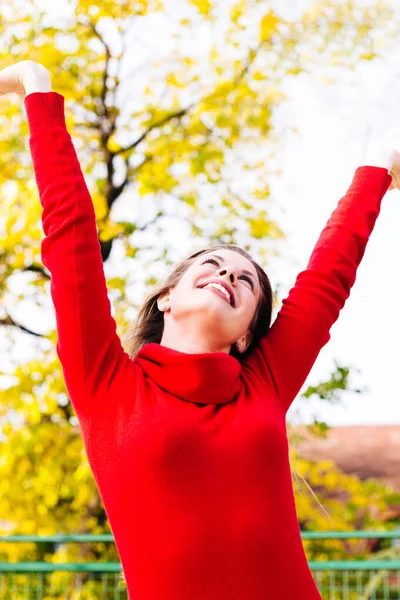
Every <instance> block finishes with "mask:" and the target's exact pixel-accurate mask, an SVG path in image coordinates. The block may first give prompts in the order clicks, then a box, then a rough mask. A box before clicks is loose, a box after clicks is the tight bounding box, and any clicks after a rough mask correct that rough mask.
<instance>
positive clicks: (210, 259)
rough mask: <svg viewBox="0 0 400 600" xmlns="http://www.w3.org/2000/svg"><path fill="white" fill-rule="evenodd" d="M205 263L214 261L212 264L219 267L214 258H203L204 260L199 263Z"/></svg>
mask: <svg viewBox="0 0 400 600" xmlns="http://www.w3.org/2000/svg"><path fill="white" fill-rule="evenodd" d="M205 263H214V265H217V267H219V264H218V263H217V261H216V260H214V259H213V258H207V260H205V261H204V262H202V263H201V264H202V265H204V264H205Z"/></svg>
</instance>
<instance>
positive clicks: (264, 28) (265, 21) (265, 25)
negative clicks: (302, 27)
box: [260, 10, 280, 42]
mask: <svg viewBox="0 0 400 600" xmlns="http://www.w3.org/2000/svg"><path fill="white" fill-rule="evenodd" d="M278 23H280V20H279V19H278V18H277V17H276V16H275V15H274V13H273V11H272V10H270V11H269V12H268V13H267V14H266V15H264V16H263V18H262V19H261V24H260V39H261V41H262V42H266V41H268V40H269V38H270V37H271V35H272V34H273V33H274V32H275V31H278Z"/></svg>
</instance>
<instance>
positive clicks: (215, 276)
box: [158, 249, 261, 352]
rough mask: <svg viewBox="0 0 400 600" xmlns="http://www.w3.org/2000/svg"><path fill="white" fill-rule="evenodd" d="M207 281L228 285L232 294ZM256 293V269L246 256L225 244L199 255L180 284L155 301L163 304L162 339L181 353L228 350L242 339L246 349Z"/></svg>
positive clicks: (256, 302)
mask: <svg viewBox="0 0 400 600" xmlns="http://www.w3.org/2000/svg"><path fill="white" fill-rule="evenodd" d="M210 282H217V283H219V284H220V285H224V284H225V285H227V286H228V288H229V290H228V293H229V295H230V299H229V300H228V299H227V297H226V296H225V294H224V293H222V292H221V291H218V290H216V289H215V288H211V287H210V286H208V287H205V286H206V285H207V284H209V283H210ZM260 294H261V288H260V284H259V281H258V275H257V271H256V269H255V267H254V265H253V264H252V262H251V261H249V260H248V259H247V258H246V257H245V256H242V255H241V254H239V253H238V252H235V251H234V250H224V249H217V250H216V251H212V252H207V253H205V254H202V255H201V256H198V257H197V258H196V259H195V260H194V262H193V263H192V264H191V266H190V267H189V269H188V270H187V271H186V273H185V274H184V275H183V276H182V277H181V279H180V281H179V283H178V284H177V285H176V286H175V287H174V288H171V289H170V291H169V294H167V295H165V296H164V298H159V300H158V305H159V306H160V305H161V306H162V305H165V306H166V307H167V309H166V311H165V313H164V333H163V340H162V341H161V344H163V345H167V346H169V347H172V348H175V349H177V350H179V349H180V348H182V351H183V352H185V351H188V349H190V348H193V351H194V352H202V351H203V352H207V351H208V352H216V351H225V352H229V351H230V347H231V345H232V344H235V343H236V342H237V341H239V340H242V341H244V342H245V343H244V346H243V348H242V351H244V350H245V349H246V348H247V346H248V345H249V343H250V341H251V337H250V334H249V332H248V328H249V325H250V323H251V321H252V320H253V317H254V313H255V311H256V308H257V305H258V301H259V298H260ZM246 334H247V336H246ZM185 347H186V350H185V349H183V348H185ZM196 348H197V349H196ZM189 351H190V350H189Z"/></svg>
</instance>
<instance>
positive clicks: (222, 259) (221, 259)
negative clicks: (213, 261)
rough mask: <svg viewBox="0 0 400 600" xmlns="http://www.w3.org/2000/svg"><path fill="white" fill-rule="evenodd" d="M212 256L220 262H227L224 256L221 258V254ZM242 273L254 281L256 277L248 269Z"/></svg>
mask: <svg viewBox="0 0 400 600" xmlns="http://www.w3.org/2000/svg"><path fill="white" fill-rule="evenodd" d="M212 256H215V258H218V260H220V261H221V262H225V260H224V258H223V257H222V256H219V254H212ZM242 273H244V274H245V275H249V276H250V277H251V278H252V279H253V280H254V275H253V273H252V272H251V271H246V269H242Z"/></svg>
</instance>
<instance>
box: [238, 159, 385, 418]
mask: <svg viewBox="0 0 400 600" xmlns="http://www.w3.org/2000/svg"><path fill="white" fill-rule="evenodd" d="M391 181H392V177H391V175H390V174H389V173H388V171H387V169H385V168H380V167H372V166H363V167H359V168H358V169H356V171H355V174H354V178H353V181H352V183H351V185H350V188H349V189H348V191H347V193H346V195H345V196H344V197H343V198H342V199H341V200H340V201H339V203H338V206H337V208H336V209H335V210H334V211H333V213H332V216H331V217H330V219H329V220H328V222H327V224H326V226H325V228H324V229H323V231H322V233H321V235H320V237H319V239H318V241H317V244H316V246H315V247H314V250H313V252H312V255H311V258H310V261H309V263H308V266H307V268H306V270H305V271H302V272H301V273H300V274H299V275H298V277H297V279H296V282H295V285H294V287H293V288H292V289H291V291H290V293H289V295H288V297H287V298H286V299H285V300H284V301H283V303H282V307H281V310H280V311H279V313H278V316H277V318H276V320H275V322H274V323H273V325H272V327H271V328H270V330H269V332H268V333H267V335H266V336H265V337H264V338H262V340H261V341H260V344H259V346H258V347H257V348H256V349H255V350H254V352H253V353H252V354H251V355H250V356H249V357H248V359H247V360H246V361H245V362H246V363H247V365H248V366H249V367H250V368H251V370H253V371H254V372H255V373H256V374H257V377H258V378H260V379H261V380H263V379H264V381H265V382H268V383H271V380H272V384H273V386H274V388H275V390H276V393H277V395H278V397H279V399H280V401H281V403H282V405H283V408H284V410H285V411H287V410H288V409H289V407H290V405H291V403H292V401H293V400H294V398H295V397H296V395H297V394H298V392H299V390H300V388H301V386H302V385H303V383H304V381H305V379H306V377H307V375H308V373H309V372H310V370H311V368H312V366H313V364H314V362H315V360H316V358H317V356H318V354H319V352H320V350H321V348H322V347H323V346H324V345H325V344H326V343H327V342H328V341H329V339H330V329H331V327H332V325H333V324H334V323H335V321H336V320H337V318H338V316H339V312H340V310H341V309H342V307H343V306H344V303H345V301H346V300H347V298H348V296H349V294H350V289H351V287H352V286H353V284H354V281H355V278H356V271H357V267H358V265H359V264H360V261H361V259H362V257H363V255H364V252H365V248H366V244H367V242H368V239H369V237H370V234H371V232H372V230H373V228H374V225H375V221H376V219H377V217H378V214H379V211H380V206H381V201H382V198H383V196H384V194H385V193H386V191H387V189H388V187H389V185H390V183H391Z"/></svg>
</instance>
